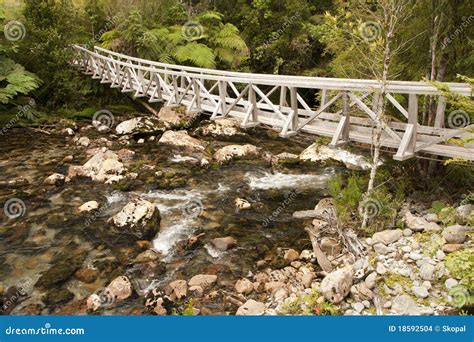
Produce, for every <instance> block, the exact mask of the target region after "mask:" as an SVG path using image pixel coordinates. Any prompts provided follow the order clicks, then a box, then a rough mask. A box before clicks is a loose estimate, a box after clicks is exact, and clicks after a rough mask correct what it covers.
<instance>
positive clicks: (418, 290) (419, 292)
mask: <svg viewBox="0 0 474 342" xmlns="http://www.w3.org/2000/svg"><path fill="white" fill-rule="evenodd" d="M411 290H412V292H413V294H414V295H415V296H417V297H418V298H422V299H423V298H426V297H428V296H429V292H428V290H427V289H426V287H423V286H412V288H411Z"/></svg>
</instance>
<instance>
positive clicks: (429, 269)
mask: <svg viewBox="0 0 474 342" xmlns="http://www.w3.org/2000/svg"><path fill="white" fill-rule="evenodd" d="M434 271H435V267H434V266H433V265H430V264H427V263H424V264H423V265H421V267H420V277H421V279H423V280H433V275H434Z"/></svg>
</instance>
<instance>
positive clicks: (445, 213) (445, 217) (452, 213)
mask: <svg viewBox="0 0 474 342" xmlns="http://www.w3.org/2000/svg"><path fill="white" fill-rule="evenodd" d="M438 217H439V219H440V220H441V221H442V222H443V223H444V224H445V225H447V226H449V225H452V224H455V223H456V209H455V208H454V207H452V206H447V207H445V208H443V209H441V211H440V212H439V213H438Z"/></svg>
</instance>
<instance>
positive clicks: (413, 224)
mask: <svg viewBox="0 0 474 342" xmlns="http://www.w3.org/2000/svg"><path fill="white" fill-rule="evenodd" d="M403 220H404V221H405V223H406V225H407V227H408V228H410V229H411V230H413V231H414V232H421V231H423V230H425V229H428V228H429V227H431V225H430V224H429V222H428V221H427V220H425V219H424V218H423V217H418V216H415V215H413V214H412V213H410V212H409V211H407V212H406V213H405V216H404V218H403Z"/></svg>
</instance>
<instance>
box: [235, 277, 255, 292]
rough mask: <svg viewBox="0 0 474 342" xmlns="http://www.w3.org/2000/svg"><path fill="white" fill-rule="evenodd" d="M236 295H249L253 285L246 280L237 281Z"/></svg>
mask: <svg viewBox="0 0 474 342" xmlns="http://www.w3.org/2000/svg"><path fill="white" fill-rule="evenodd" d="M235 291H237V293H243V294H249V293H251V292H252V291H253V283H252V282H251V281H250V280H248V279H247V278H243V279H239V280H237V282H236V283H235Z"/></svg>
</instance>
